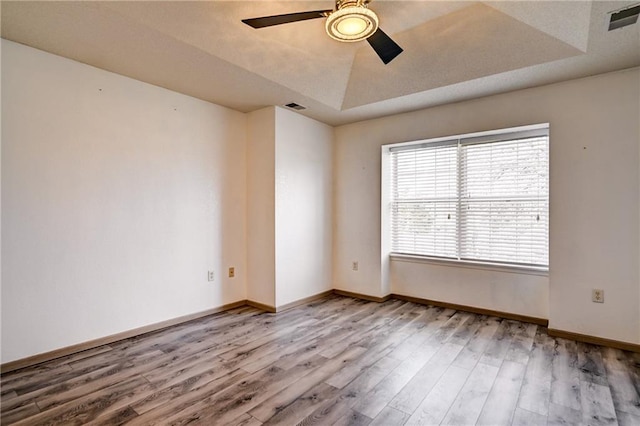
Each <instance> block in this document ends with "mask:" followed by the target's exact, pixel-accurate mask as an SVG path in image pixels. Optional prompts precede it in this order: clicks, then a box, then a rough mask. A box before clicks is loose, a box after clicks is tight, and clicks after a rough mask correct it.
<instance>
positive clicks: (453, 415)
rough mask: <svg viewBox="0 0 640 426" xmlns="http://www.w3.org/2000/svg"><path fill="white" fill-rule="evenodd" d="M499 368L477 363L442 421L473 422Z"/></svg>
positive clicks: (451, 422) (478, 414) (454, 422)
mask: <svg viewBox="0 0 640 426" xmlns="http://www.w3.org/2000/svg"><path fill="white" fill-rule="evenodd" d="M498 371H499V368H498V367H495V366H493V365H488V364H483V363H478V364H477V365H476V366H475V368H474V369H473V371H472V372H471V375H470V376H469V379H468V380H467V382H466V383H465V385H464V386H463V387H462V389H461V390H460V393H459V394H458V396H457V398H456V399H455V401H453V404H452V405H451V407H450V408H449V411H448V412H447V415H446V416H445V418H444V420H443V421H442V423H443V424H449V425H467V424H475V422H476V421H477V419H478V417H479V416H480V412H481V411H482V407H483V406H484V403H485V401H486V400H487V397H488V396H489V392H490V391H491V388H492V387H493V382H494V381H495V379H496V376H497V375H498Z"/></svg>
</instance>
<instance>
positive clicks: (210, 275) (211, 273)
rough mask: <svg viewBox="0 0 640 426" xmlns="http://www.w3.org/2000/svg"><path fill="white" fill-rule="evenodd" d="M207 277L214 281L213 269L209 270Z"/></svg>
mask: <svg viewBox="0 0 640 426" xmlns="http://www.w3.org/2000/svg"><path fill="white" fill-rule="evenodd" d="M207 277H208V279H209V281H213V278H214V274H213V271H209V273H208V274H207Z"/></svg>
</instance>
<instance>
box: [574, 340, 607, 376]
mask: <svg viewBox="0 0 640 426" xmlns="http://www.w3.org/2000/svg"><path fill="white" fill-rule="evenodd" d="M578 364H579V365H578V368H579V369H580V372H581V374H580V380H582V381H587V382H592V383H597V384H599V385H603V386H606V385H607V372H606V370H605V368H604V361H603V360H602V354H601V353H600V347H599V346H595V345H591V344H589V343H582V342H579V343H578Z"/></svg>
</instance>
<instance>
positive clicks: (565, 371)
mask: <svg viewBox="0 0 640 426" xmlns="http://www.w3.org/2000/svg"><path fill="white" fill-rule="evenodd" d="M551 376H552V381H551V390H550V391H551V398H550V402H552V403H554V404H558V405H562V406H565V407H568V408H572V409H574V410H580V409H581V398H580V370H579V369H578V353H577V345H576V342H573V341H570V340H566V339H560V338H557V339H555V346H554V353H553V360H552V366H551Z"/></svg>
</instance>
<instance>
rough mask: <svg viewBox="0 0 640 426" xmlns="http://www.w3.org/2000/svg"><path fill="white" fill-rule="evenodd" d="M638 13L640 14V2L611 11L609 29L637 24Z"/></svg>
mask: <svg viewBox="0 0 640 426" xmlns="http://www.w3.org/2000/svg"><path fill="white" fill-rule="evenodd" d="M638 15H640V4H637V5H635V6H631V7H628V8H626V9H622V10H619V11H617V12H613V13H611V19H610V20H609V31H611V30H615V29H618V28H622V27H626V26H627V25H633V24H635V23H636V22H637V21H638Z"/></svg>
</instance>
